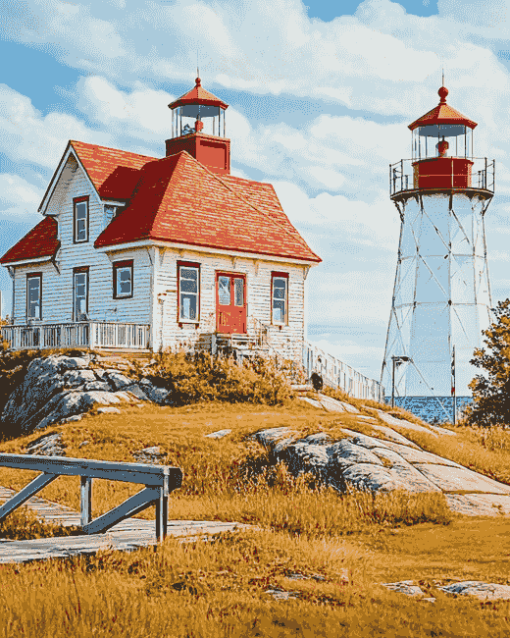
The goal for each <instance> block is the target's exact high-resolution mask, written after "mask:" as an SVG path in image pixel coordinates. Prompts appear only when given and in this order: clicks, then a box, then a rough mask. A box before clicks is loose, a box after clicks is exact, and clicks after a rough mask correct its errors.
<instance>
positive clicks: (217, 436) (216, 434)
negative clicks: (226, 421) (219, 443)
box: [205, 430, 232, 439]
mask: <svg viewBox="0 0 510 638" xmlns="http://www.w3.org/2000/svg"><path fill="white" fill-rule="evenodd" d="M231 432H232V430H218V431H217V432H211V434H206V435H205V438H206V439H222V438H223V437H224V436H227V434H230V433H231Z"/></svg>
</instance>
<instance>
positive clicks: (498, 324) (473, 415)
mask: <svg viewBox="0 0 510 638" xmlns="http://www.w3.org/2000/svg"><path fill="white" fill-rule="evenodd" d="M494 315H495V321H494V323H492V324H491V325H490V326H489V328H488V329H487V330H484V331H483V335H484V337H485V339H484V343H485V345H486V347H485V348H482V349H476V350H475V352H474V355H473V359H471V361H470V363H471V364H472V365H474V366H476V367H477V368H480V369H481V370H483V371H484V373H483V374H477V375H476V377H475V378H474V379H473V381H471V383H470V384H469V387H470V388H471V390H472V391H473V405H472V406H471V407H470V408H469V409H468V410H467V415H466V416H467V421H468V423H470V424H472V425H482V426H486V427H490V426H492V425H510V299H506V300H505V301H500V302H498V306H497V308H495V309H494Z"/></svg>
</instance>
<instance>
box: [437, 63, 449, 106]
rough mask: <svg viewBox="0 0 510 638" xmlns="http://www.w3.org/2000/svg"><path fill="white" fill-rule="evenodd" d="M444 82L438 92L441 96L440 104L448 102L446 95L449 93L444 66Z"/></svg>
mask: <svg viewBox="0 0 510 638" xmlns="http://www.w3.org/2000/svg"><path fill="white" fill-rule="evenodd" d="M442 71H443V72H442V84H441V88H440V89H439V91H438V92H437V93H438V95H439V97H440V98H441V99H440V100H439V103H440V104H446V96H447V95H448V89H447V88H446V86H445V85H444V67H443V70H442Z"/></svg>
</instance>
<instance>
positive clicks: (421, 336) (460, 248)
mask: <svg viewBox="0 0 510 638" xmlns="http://www.w3.org/2000/svg"><path fill="white" fill-rule="evenodd" d="M438 93H439V96H440V102H439V104H438V106H436V107H435V108H434V109H433V110H432V111H430V112H429V113H427V114H426V115H424V116H423V117H421V118H419V119H418V120H416V121H415V122H413V123H412V124H411V125H410V126H409V128H410V129H411V131H412V135H413V143H412V149H413V150H412V157H413V159H412V160H401V161H400V162H397V164H394V165H392V166H390V196H391V199H392V200H393V201H394V203H395V205H396V207H397V209H398V212H399V214H400V219H401V227H400V242H399V248H398V259H397V270H396V275H395V285H394V291H393V300H392V307H391V315H390V321H389V326H388V334H387V339H386V348H385V354H384V361H383V366H382V383H383V384H384V386H385V388H386V394H390V391H391V388H392V385H393V383H392V381H393V378H392V377H393V375H394V386H395V396H396V397H397V403H398V404H399V405H402V406H403V407H407V408H409V409H412V410H414V411H416V412H417V413H421V414H422V415H423V416H428V417H429V418H431V417H436V418H439V419H440V420H446V419H451V417H452V407H451V406H452V402H451V398H450V396H451V391H452V355H453V352H454V348H455V362H456V365H455V371H456V395H457V396H458V397H469V396H470V394H471V393H470V390H469V388H468V384H469V382H470V381H471V380H472V378H473V377H474V375H475V374H476V372H477V370H476V368H474V367H473V366H471V365H470V364H469V360H470V359H471V358H472V357H473V351H474V349H475V348H477V347H481V346H482V334H481V331H482V330H484V329H486V328H487V327H488V325H489V323H490V322H491V293H490V284H489V271H488V264H487V246H486V239H485V225H484V215H485V212H486V210H487V208H488V206H489V203H490V201H491V199H492V197H493V194H494V174H495V162H494V160H492V161H490V162H489V161H488V160H487V159H486V158H475V157H473V131H474V128H475V127H476V126H477V124H476V122H473V121H471V120H469V119H468V118H466V117H465V116H464V115H462V114H461V113H459V112H458V111H456V110H455V109H453V108H452V107H450V106H449V105H448V104H447V103H446V96H447V95H448V90H447V89H446V88H445V87H444V86H443V87H441V88H440V89H439V92H438Z"/></svg>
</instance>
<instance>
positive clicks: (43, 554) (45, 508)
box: [0, 486, 250, 563]
mask: <svg viewBox="0 0 510 638" xmlns="http://www.w3.org/2000/svg"><path fill="white" fill-rule="evenodd" d="M14 494H15V492H14V490H11V489H8V488H6V487H1V486H0V500H5V499H8V498H11V497H12V496H13V495H14ZM26 505H27V507H29V508H30V509H31V510H32V511H34V512H35V513H36V514H37V515H38V517H39V518H41V519H43V520H44V521H46V522H54V523H57V524H60V525H63V526H64V527H71V526H79V525H80V514H79V513H78V512H76V511H74V510H72V509H71V508H69V507H66V506H65V505H58V504H57V503H51V502H50V501H46V500H45V499H42V498H37V497H33V498H31V499H30V500H29V501H27V503H26ZM247 527H250V526H249V525H244V524H243V523H233V522H232V523H230V522H226V523H225V522H221V521H168V535H169V536H183V537H186V540H189V539H190V537H195V536H199V537H201V538H205V537H209V536H211V535H213V534H218V533H221V532H230V531H234V530H239V529H244V528H247ZM155 544H156V536H155V534H154V521H148V520H145V519H142V518H128V519H126V520H124V521H121V522H120V523H117V525H114V527H112V528H111V529H110V530H109V531H108V532H107V533H106V534H94V535H90V536H88V535H83V536H66V537H57V538H38V539H34V540H26V541H13V540H7V539H0V563H24V562H28V561H32V560H42V559H47V558H68V557H70V556H79V555H82V554H95V553H96V552H97V551H99V550H123V551H133V550H135V549H139V548H140V547H148V546H149V545H155Z"/></svg>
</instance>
